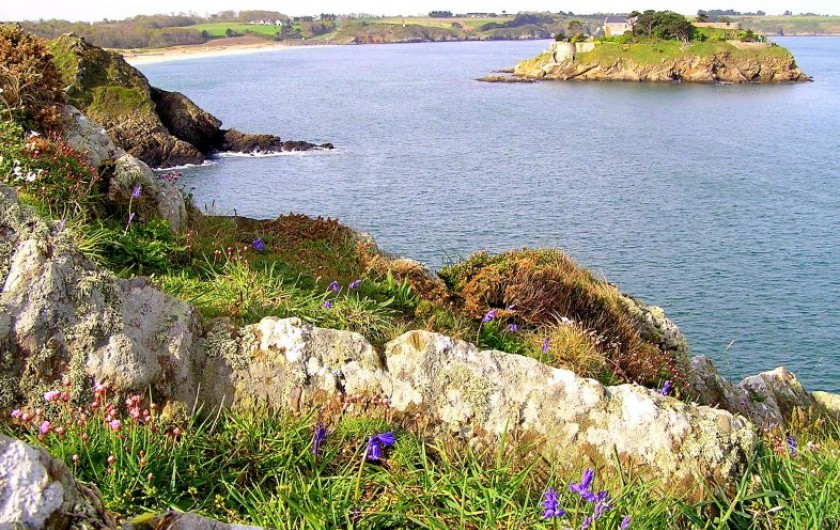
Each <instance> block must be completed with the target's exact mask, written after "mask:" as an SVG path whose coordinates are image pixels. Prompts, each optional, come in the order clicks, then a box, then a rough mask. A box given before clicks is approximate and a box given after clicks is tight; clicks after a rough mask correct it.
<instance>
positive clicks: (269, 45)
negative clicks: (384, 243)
mask: <svg viewBox="0 0 840 530" xmlns="http://www.w3.org/2000/svg"><path fill="white" fill-rule="evenodd" d="M309 47H311V46H300V45H290V44H283V43H281V42H267V41H265V40H263V39H258V38H253V37H234V38H231V39H223V40H217V41H214V42H210V43H206V44H195V45H190V46H173V47H171V48H157V49H151V50H150V49H129V50H115V51H117V52H119V53H121V54H122V55H123V57H125V60H126V61H127V62H128V63H129V64H131V65H141V64H150V63H163V62H170V61H182V60H185V59H204V58H208V57H223V56H226V55H246V54H253V53H263V52H270V51H278V50H296V49H301V48H309Z"/></svg>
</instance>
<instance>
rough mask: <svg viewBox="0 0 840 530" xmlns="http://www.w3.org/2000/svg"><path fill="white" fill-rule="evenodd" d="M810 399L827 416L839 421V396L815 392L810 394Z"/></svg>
mask: <svg viewBox="0 0 840 530" xmlns="http://www.w3.org/2000/svg"><path fill="white" fill-rule="evenodd" d="M811 397H813V398H814V401H816V402H817V403H818V404H819V405H820V406H821V407H823V409H825V410H826V411H827V412H828V413H829V414H832V415H834V417H836V418H837V419H838V421H840V394H831V393H829V392H820V391H817V392H811Z"/></svg>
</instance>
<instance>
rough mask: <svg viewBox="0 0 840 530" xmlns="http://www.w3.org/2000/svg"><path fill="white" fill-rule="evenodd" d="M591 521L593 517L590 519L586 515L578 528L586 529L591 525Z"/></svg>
mask: <svg viewBox="0 0 840 530" xmlns="http://www.w3.org/2000/svg"><path fill="white" fill-rule="evenodd" d="M592 521H594V519H592V518H591V517H589V516H588V515H587V516H586V517H584V518H583V522H582V523H580V530H588V529H589V527H590V526H592Z"/></svg>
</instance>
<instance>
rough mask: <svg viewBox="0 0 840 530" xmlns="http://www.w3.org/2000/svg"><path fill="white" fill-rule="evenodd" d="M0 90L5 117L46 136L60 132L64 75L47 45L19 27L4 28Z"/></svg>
mask: <svg viewBox="0 0 840 530" xmlns="http://www.w3.org/2000/svg"><path fill="white" fill-rule="evenodd" d="M0 90H1V91H0V97H1V98H2V100H3V103H4V106H5V108H0V112H1V113H6V114H9V115H10V116H9V117H10V118H11V119H14V120H21V121H24V122H28V123H30V124H31V125H32V126H34V127H35V128H37V129H39V130H40V131H43V132H53V131H58V130H59V129H60V125H61V116H60V114H59V105H61V104H62V103H64V101H65V98H64V92H63V84H62V81H61V75H60V74H59V73H58V70H57V69H56V67H55V65H54V64H53V63H52V56H51V55H50V53H49V52H48V51H47V48H46V44H45V42H44V41H43V40H42V39H40V38H38V37H36V36H34V35H32V34H30V33H26V32H25V31H23V30H22V29H21V27H20V26H19V25H17V24H0Z"/></svg>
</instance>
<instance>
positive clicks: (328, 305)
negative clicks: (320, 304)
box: [324, 300, 332, 309]
mask: <svg viewBox="0 0 840 530" xmlns="http://www.w3.org/2000/svg"><path fill="white" fill-rule="evenodd" d="M324 309H332V302H330V301H329V300H327V301H326V302H324Z"/></svg>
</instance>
